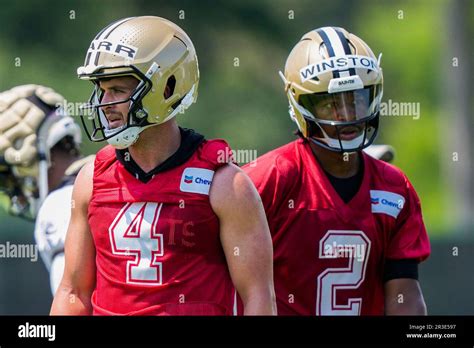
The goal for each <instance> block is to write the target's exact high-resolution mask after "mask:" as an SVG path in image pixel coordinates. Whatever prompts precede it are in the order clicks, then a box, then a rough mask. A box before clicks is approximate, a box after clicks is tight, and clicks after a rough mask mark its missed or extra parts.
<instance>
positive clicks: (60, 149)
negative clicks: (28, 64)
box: [0, 85, 81, 219]
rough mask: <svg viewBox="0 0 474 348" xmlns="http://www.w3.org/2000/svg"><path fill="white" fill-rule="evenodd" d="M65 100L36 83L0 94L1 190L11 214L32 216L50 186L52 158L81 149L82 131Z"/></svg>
mask: <svg viewBox="0 0 474 348" xmlns="http://www.w3.org/2000/svg"><path fill="white" fill-rule="evenodd" d="M63 103H64V98H63V97H62V96H61V95H59V94H58V93H56V92H55V91H54V90H52V89H51V88H48V87H43V86H39V85H24V86H18V87H14V88H12V89H10V90H8V91H5V92H3V93H0V191H2V192H3V193H4V194H5V195H6V197H7V205H8V208H7V209H8V210H9V212H10V213H11V214H13V215H19V216H21V217H25V218H29V219H34V218H35V217H36V213H37V212H38V208H39V206H40V205H41V202H42V201H43V200H44V199H45V198H46V196H47V194H48V192H49V189H51V187H50V186H49V180H48V179H50V175H49V174H52V172H51V169H52V168H53V167H54V164H53V163H52V162H53V161H52V158H53V157H55V158H58V157H61V156H68V155H70V156H76V155H77V154H78V152H79V144H80V142H81V130H80V127H79V126H78V125H77V124H76V123H75V122H74V120H73V119H72V118H71V117H69V116H67V115H66V114H65V113H64V112H63V109H62V108H61V107H60V105H63ZM53 154H54V156H53ZM64 154H66V155H64ZM53 160H54V159H53Z"/></svg>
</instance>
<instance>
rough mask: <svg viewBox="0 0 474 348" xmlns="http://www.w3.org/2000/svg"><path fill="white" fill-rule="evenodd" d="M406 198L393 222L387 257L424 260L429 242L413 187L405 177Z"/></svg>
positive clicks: (428, 249) (428, 251)
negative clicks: (394, 222)
mask: <svg viewBox="0 0 474 348" xmlns="http://www.w3.org/2000/svg"><path fill="white" fill-rule="evenodd" d="M405 185H406V195H405V197H406V200H405V204H404V207H403V209H402V211H401V212H400V215H399V216H398V218H397V221H396V224H395V230H394V231H393V233H392V235H391V239H390V242H389V245H388V250H387V259H393V260H398V259H413V260H416V261H418V262H421V261H423V260H425V259H426V258H427V257H428V256H429V254H430V242H429V239H428V234H427V233H426V228H425V224H424V222H423V216H422V212H421V203H420V199H419V198H418V195H417V194H416V192H415V189H414V188H413V186H412V185H411V183H410V182H409V181H408V179H407V178H406V177H405Z"/></svg>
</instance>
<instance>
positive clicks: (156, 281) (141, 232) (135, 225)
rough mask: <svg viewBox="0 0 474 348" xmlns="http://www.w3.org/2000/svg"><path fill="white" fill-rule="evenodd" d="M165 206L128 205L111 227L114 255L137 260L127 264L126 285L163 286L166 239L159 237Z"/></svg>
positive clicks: (149, 204) (140, 203)
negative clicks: (159, 257) (131, 257)
mask: <svg viewBox="0 0 474 348" xmlns="http://www.w3.org/2000/svg"><path fill="white" fill-rule="evenodd" d="M162 206H163V203H160V204H158V203H155V202H135V203H127V204H125V206H124V207H123V208H122V209H121V210H120V212H119V213H118V214H117V216H116V217H115V219H114V221H113V222H112V224H111V225H110V227H109V237H110V244H111V246H112V253H113V254H114V255H122V256H134V259H133V260H130V261H127V283H128V284H140V285H161V283H162V264H161V262H158V261H157V257H158V256H163V235H162V234H159V233H157V231H158V228H157V224H158V219H159V218H160V212H161V208H162Z"/></svg>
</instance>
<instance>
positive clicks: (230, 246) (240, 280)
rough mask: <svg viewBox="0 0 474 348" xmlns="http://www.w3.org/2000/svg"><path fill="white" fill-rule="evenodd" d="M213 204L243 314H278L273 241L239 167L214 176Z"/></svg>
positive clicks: (256, 197) (253, 191) (226, 168)
mask: <svg viewBox="0 0 474 348" xmlns="http://www.w3.org/2000/svg"><path fill="white" fill-rule="evenodd" d="M210 201H211V205H212V208H213V210H214V212H215V213H216V215H217V216H218V217H219V222H220V237H221V243H222V246H223V249H224V252H225V255H226V259H227V264H228V266H229V271H230V275H231V277H232V281H233V283H234V286H235V287H236V289H237V291H238V293H239V295H240V297H241V298H242V301H243V303H244V314H245V315H275V314H276V302H275V289H274V286H273V247H272V240H271V236H270V230H269V228H268V223H267V220H266V217H265V211H264V209H263V205H262V202H261V200H260V196H259V195H258V192H257V190H256V189H255V187H254V186H253V184H252V182H251V181H250V179H249V177H248V176H247V175H246V174H245V173H244V172H243V171H242V170H241V169H240V168H238V167H237V166H235V165H233V164H229V165H226V166H224V167H221V168H220V169H219V170H218V171H217V172H216V173H215V175H214V178H213V182H212V187H211V191H210Z"/></svg>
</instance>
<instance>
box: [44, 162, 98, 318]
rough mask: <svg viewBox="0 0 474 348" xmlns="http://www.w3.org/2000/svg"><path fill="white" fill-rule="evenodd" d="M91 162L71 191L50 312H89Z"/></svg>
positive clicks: (92, 279) (91, 278)
mask: <svg viewBox="0 0 474 348" xmlns="http://www.w3.org/2000/svg"><path fill="white" fill-rule="evenodd" d="M93 171H94V170H93V163H90V164H87V165H86V166H84V167H83V168H82V169H81V171H80V172H79V174H78V176H77V179H76V182H75V184H74V190H73V193H72V199H73V204H72V209H71V221H70V223H69V228H68V231H67V237H66V243H65V258H66V261H65V268H64V275H63V278H62V280H61V283H60V284H59V287H58V289H57V291H56V294H55V296H54V300H53V305H52V307H51V315H90V314H92V305H91V295H92V292H93V290H94V287H95V275H96V273H95V272H96V270H95V247H94V243H93V240H92V235H91V233H90V230H89V224H88V221H87V210H88V206H89V201H90V198H91V195H92V177H93Z"/></svg>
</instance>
